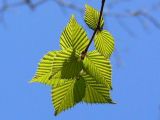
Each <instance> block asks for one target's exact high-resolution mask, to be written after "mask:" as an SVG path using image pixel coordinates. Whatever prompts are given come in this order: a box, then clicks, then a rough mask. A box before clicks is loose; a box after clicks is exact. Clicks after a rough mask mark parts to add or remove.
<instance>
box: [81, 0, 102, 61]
mask: <svg viewBox="0 0 160 120" xmlns="http://www.w3.org/2000/svg"><path fill="white" fill-rule="evenodd" d="M104 5H105V0H102V5H101V10H100V15H99V20H98V24H97V27H96V29H95V30H94V32H93V35H92V37H91V40H90V41H89V43H88V45H87V47H86V49H85V50H84V51H83V52H82V53H81V60H84V58H85V56H86V54H87V51H88V49H89V46H90V45H91V43H92V41H93V39H94V37H95V35H96V33H97V31H99V30H100V24H101V19H102V15H103V9H104Z"/></svg>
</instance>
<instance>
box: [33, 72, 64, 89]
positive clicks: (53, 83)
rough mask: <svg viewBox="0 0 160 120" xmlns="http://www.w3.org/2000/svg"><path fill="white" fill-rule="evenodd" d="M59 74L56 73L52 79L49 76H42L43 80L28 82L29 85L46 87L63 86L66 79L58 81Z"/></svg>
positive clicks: (34, 79)
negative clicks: (37, 84)
mask: <svg viewBox="0 0 160 120" xmlns="http://www.w3.org/2000/svg"><path fill="white" fill-rule="evenodd" d="M47 75H49V76H47ZM60 76H61V73H60V72H59V73H57V74H56V75H54V76H53V77H51V75H50V74H46V75H44V76H43V79H42V78H41V79H36V78H33V79H32V81H30V83H41V84H44V85H48V86H52V87H53V86H54V87H56V86H59V85H63V84H64V83H65V81H66V79H60Z"/></svg>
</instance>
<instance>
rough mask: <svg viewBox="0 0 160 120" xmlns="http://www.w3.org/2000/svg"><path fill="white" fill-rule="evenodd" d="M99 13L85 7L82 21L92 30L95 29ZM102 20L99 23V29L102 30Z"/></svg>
mask: <svg viewBox="0 0 160 120" xmlns="http://www.w3.org/2000/svg"><path fill="white" fill-rule="evenodd" d="M99 16H100V12H99V11H97V10H96V9H94V8H93V7H91V6H89V5H86V9H85V16H84V20H85V22H86V24H87V25H88V26H89V27H90V28H91V29H93V30H95V29H96V27H97V24H98V21H99ZM103 25H104V19H103V17H102V19H101V21H100V29H102V28H103Z"/></svg>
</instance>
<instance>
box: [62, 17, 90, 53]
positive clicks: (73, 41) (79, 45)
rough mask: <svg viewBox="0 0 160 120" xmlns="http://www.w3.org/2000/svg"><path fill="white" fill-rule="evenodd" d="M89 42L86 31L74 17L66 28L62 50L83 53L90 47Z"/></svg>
mask: <svg viewBox="0 0 160 120" xmlns="http://www.w3.org/2000/svg"><path fill="white" fill-rule="evenodd" d="M88 43H89V40H88V37H87V33H86V32H85V30H84V29H83V28H82V27H81V26H80V25H79V24H78V23H77V21H76V19H75V17H74V16H72V17H71V19H70V22H69V23H68V25H67V26H66V28H65V30H64V31H63V33H62V35H61V38H60V45H61V48H62V49H67V48H73V49H74V50H78V51H79V52H82V51H83V50H84V49H85V48H86V46H87V45H88Z"/></svg>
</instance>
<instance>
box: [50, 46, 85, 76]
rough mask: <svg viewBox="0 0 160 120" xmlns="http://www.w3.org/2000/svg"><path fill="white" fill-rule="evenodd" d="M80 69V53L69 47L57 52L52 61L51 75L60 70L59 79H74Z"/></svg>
mask: <svg viewBox="0 0 160 120" xmlns="http://www.w3.org/2000/svg"><path fill="white" fill-rule="evenodd" d="M81 70H82V61H80V53H78V52H77V51H75V50H72V49H70V48H68V49H66V50H62V51H60V52H57V54H56V56H55V57H54V62H53V70H52V71H53V75H55V74H56V73H58V72H61V77H60V78H61V79H74V78H76V76H78V74H79V72H80V71H81Z"/></svg>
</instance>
